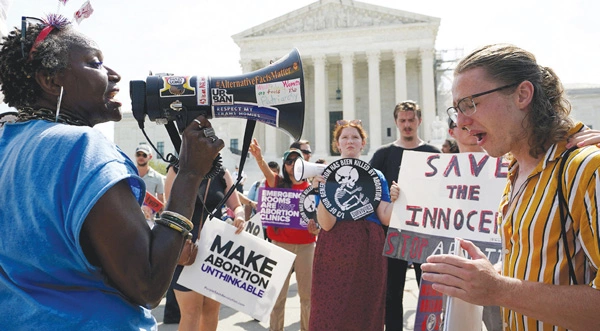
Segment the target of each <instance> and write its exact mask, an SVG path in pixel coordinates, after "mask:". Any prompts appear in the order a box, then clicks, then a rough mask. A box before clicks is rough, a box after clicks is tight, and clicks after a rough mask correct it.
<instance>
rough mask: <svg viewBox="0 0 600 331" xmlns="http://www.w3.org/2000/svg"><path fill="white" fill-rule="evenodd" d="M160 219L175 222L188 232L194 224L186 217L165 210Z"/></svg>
mask: <svg viewBox="0 0 600 331" xmlns="http://www.w3.org/2000/svg"><path fill="white" fill-rule="evenodd" d="M160 217H161V218H164V219H167V220H169V221H172V222H175V223H177V224H179V225H181V226H182V227H183V228H185V229H187V230H188V231H192V230H193V229H194V224H193V223H192V222H191V221H190V220H189V219H188V218H187V217H185V216H183V215H181V214H178V213H176V212H173V211H169V210H166V211H163V212H162V214H160Z"/></svg>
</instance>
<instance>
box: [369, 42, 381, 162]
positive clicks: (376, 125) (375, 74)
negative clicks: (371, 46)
mask: <svg viewBox="0 0 600 331" xmlns="http://www.w3.org/2000/svg"><path fill="white" fill-rule="evenodd" d="M380 56H381V53H380V51H378V50H373V51H367V65H368V68H369V137H370V150H371V151H374V150H375V149H376V148H378V147H379V146H381V83H380V77H379V61H380Z"/></svg>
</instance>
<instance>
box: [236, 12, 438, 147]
mask: <svg viewBox="0 0 600 331" xmlns="http://www.w3.org/2000/svg"><path fill="white" fill-rule="evenodd" d="M439 24H440V19H439V18H435V17H430V16H425V15H420V14H415V13H410V12H406V11H401V10H395V9H390V8H385V7H380V6H375V5H370V4H366V3H362V2H357V1H351V0H341V1H340V0H321V1H318V2H315V3H313V4H311V5H308V6H306V7H303V8H300V9H298V10H295V11H293V12H290V13H288V14H286V15H283V16H280V17H278V18H275V19H273V20H271V21H268V22H265V23H263V24H260V25H258V26H255V27H253V28H250V29H248V30H245V31H242V32H240V33H238V34H236V35H234V36H233V40H234V41H235V42H236V44H238V46H239V47H240V56H241V59H240V64H241V66H242V71H243V72H250V71H254V70H257V69H260V68H262V67H265V66H267V65H268V64H269V63H270V61H272V60H273V59H277V58H279V57H282V56H283V55H285V54H287V53H288V52H290V50H291V49H292V48H297V49H298V50H299V51H300V54H301V57H302V63H303V68H304V78H305V83H304V84H305V91H306V92H305V93H306V96H305V102H306V113H305V119H304V131H303V134H302V138H303V139H307V140H309V141H310V142H311V145H312V146H313V151H314V154H315V155H316V156H318V157H324V158H326V157H327V156H330V155H331V151H330V138H331V137H330V136H331V131H332V128H333V126H334V124H335V122H336V121H337V120H339V119H348V120H350V119H360V120H362V122H363V127H365V128H366V130H367V132H368V134H369V140H368V141H369V143H368V146H367V149H366V151H365V152H366V153H369V154H370V153H372V152H374V150H375V149H376V148H377V147H379V146H380V145H382V144H384V143H388V142H391V141H393V140H395V139H396V134H397V133H396V127H395V125H394V121H393V115H392V114H393V109H394V106H395V105H396V103H398V102H399V101H402V100H406V99H412V100H415V101H417V102H418V103H419V104H420V105H421V107H422V109H423V126H422V127H423V128H424V129H423V130H422V132H421V134H422V136H423V138H424V139H425V140H430V139H432V136H431V130H428V129H427V128H430V127H431V125H432V122H433V120H434V119H435V114H436V84H435V70H434V56H435V51H434V44H435V38H436V35H437V31H438V28H439ZM255 135H256V136H257V137H258V139H259V141H260V142H261V143H263V144H264V146H265V151H266V153H267V154H274V155H280V154H281V153H282V152H283V151H284V150H285V149H287V147H288V146H289V143H290V140H289V139H288V137H287V136H285V134H284V133H282V132H278V131H277V130H276V129H273V128H272V127H265V126H264V125H262V124H261V125H260V126H257V132H256V134H255Z"/></svg>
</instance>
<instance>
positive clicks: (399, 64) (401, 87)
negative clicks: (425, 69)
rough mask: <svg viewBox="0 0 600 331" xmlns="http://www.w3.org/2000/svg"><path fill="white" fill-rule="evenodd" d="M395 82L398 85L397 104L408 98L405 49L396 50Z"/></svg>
mask: <svg viewBox="0 0 600 331" xmlns="http://www.w3.org/2000/svg"><path fill="white" fill-rule="evenodd" d="M394 82H395V87H396V95H395V97H396V104H398V103H400V102H402V101H404V100H406V99H408V93H407V82H406V51H405V50H394Z"/></svg>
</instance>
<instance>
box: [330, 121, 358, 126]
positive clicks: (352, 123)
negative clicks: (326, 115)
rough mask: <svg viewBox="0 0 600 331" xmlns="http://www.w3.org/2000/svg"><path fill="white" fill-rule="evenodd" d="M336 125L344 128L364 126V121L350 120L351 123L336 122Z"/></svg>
mask: <svg viewBox="0 0 600 331" xmlns="http://www.w3.org/2000/svg"><path fill="white" fill-rule="evenodd" d="M335 124H336V125H337V126H344V125H355V126H362V121H361V120H350V121H346V120H339V121H337V122H335Z"/></svg>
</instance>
